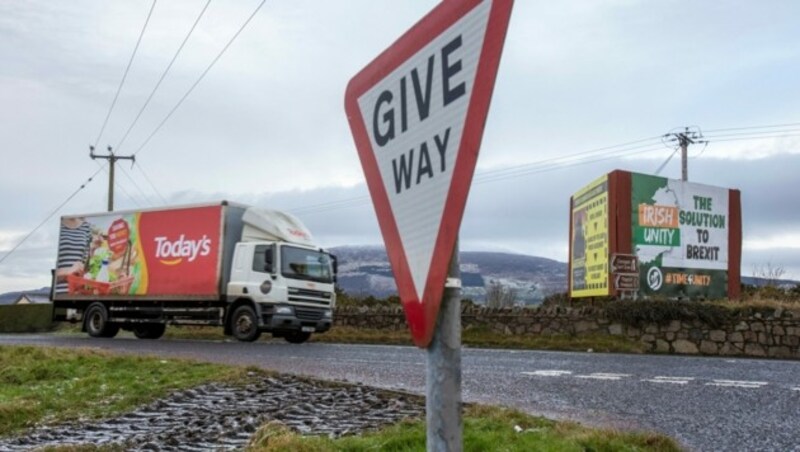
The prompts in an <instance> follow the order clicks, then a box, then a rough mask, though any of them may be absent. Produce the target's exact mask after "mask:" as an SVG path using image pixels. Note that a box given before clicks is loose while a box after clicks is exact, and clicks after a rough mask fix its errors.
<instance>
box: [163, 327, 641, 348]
mask: <svg viewBox="0 0 800 452" xmlns="http://www.w3.org/2000/svg"><path fill="white" fill-rule="evenodd" d="M165 337H167V338H172V339H203V340H222V339H225V336H224V335H223V334H222V329H221V328H209V327H193V326H187V327H174V326H171V327H169V328H167V332H166V334H165ZM265 338H266V339H270V336H269V335H265ZM311 341H312V342H322V343H337V344H384V345H411V344H412V341H411V335H410V333H409V332H408V331H390V330H372V329H363V328H353V327H346V326H336V327H333V328H331V330H330V331H328V332H326V333H322V334H315V335H312V336H311ZM461 342H462V343H463V344H464V345H466V346H468V347H475V348H507V349H530V350H567V351H587V350H589V349H592V350H593V351H595V352H604V353H611V352H616V353H644V352H646V351H647V345H646V344H644V343H642V342H637V341H633V340H630V339H627V338H624V337H619V336H609V335H584V336H569V335H542V336H527V335H509V336H507V335H503V334H497V333H494V332H492V331H489V330H488V329H484V328H470V329H466V330H464V331H463V332H462V340H461Z"/></svg>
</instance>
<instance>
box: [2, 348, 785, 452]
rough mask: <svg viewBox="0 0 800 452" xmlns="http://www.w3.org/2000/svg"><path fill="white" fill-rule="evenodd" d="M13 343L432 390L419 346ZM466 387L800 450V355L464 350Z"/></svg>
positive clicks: (468, 393) (694, 442)
mask: <svg viewBox="0 0 800 452" xmlns="http://www.w3.org/2000/svg"><path fill="white" fill-rule="evenodd" d="M0 343H2V344H33V345H47V346H61V347H97V348H101V349H107V350H113V351H116V352H124V353H135V354H150V355H157V356H161V357H182V358H194V359H198V360H204V361H213V362H220V363H229V364H246V365H256V366H259V367H262V368H264V369H269V370H275V371H279V372H287V373H294V374H301V375H308V376H314V377H318V378H324V379H331V380H347V381H352V382H361V383H364V384H367V385H371V386H377V387H383V388H389V389H402V390H406V391H411V392H416V393H424V391H425V352H424V351H421V350H419V349H417V348H414V347H398V346H374V345H334V344H316V343H310V344H303V345H291V344H287V343H284V342H278V341H273V342H256V343H252V344H245V343H238V342H223V341H186V340H157V341H142V340H136V339H132V338H131V339H127V338H116V339H90V338H88V337H83V336H63V335H0ZM462 361H463V397H464V400H465V401H468V402H481V403H490V404H498V405H505V406H512V407H516V408H519V409H522V410H524V411H527V412H529V413H534V414H543V415H546V416H549V417H557V418H562V419H574V420H579V421H582V422H584V423H588V424H592V425H600V426H612V427H618V428H625V429H629V428H633V429H642V430H657V431H661V432H663V433H666V434H668V435H670V436H672V437H673V438H676V439H677V440H678V441H680V442H681V444H683V445H684V446H686V447H687V448H689V449H691V450H702V451H728V450H730V451H749V450H752V451H764V450H776V451H791V450H795V451H800V433H799V432H800V362H792V361H777V360H755V359H730V358H697V357H681V356H646V355H644V356H643V355H614V354H597V353H567V352H543V351H511V350H479V349H464V351H463V356H462Z"/></svg>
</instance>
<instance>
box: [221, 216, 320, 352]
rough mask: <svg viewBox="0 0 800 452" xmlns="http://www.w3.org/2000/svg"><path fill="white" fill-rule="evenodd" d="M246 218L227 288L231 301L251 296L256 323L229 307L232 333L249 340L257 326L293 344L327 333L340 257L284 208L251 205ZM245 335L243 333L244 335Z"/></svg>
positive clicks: (248, 298)
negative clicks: (315, 242)
mask: <svg viewBox="0 0 800 452" xmlns="http://www.w3.org/2000/svg"><path fill="white" fill-rule="evenodd" d="M242 221H243V223H244V227H243V230H242V238H241V241H240V242H239V243H237V244H236V248H235V251H234V257H233V268H232V269H231V277H230V280H229V282H228V287H227V291H226V293H227V297H228V302H230V303H236V302H237V301H238V302H241V301H242V300H250V301H252V302H253V303H254V305H255V306H256V311H257V312H256V313H255V314H256V319H255V323H256V325H252V324H251V323H252V322H253V321H254V320H253V319H252V318H249V317H248V316H244V317H243V318H236V312H237V311H236V309H235V308H233V309H231V310H230V312H231V315H233V316H234V317H233V318H232V319H231V322H230V325H231V327H232V329H233V330H232V331H231V333H232V334H233V335H234V336H236V337H237V338H239V339H242V340H248V339H249V338H248V337H247V336H248V335H249V334H251V332H252V330H253V327H255V328H256V329H257V330H258V331H259V332H261V331H264V332H270V333H272V334H273V335H274V336H277V337H284V338H286V340H288V341H289V342H304V341H305V340H307V339H308V337H309V336H310V335H311V333H315V332H320V333H321V332H325V331H327V330H328V329H330V327H331V323H332V321H333V314H332V310H333V308H334V306H335V304H336V293H335V290H334V288H335V282H336V268H335V267H336V259H335V257H333V256H332V255H330V254H328V253H327V252H326V251H325V250H323V249H321V248H318V247H316V246H314V245H313V242H312V239H311V233H310V232H309V231H308V230H307V229H306V228H305V226H304V225H303V224H302V223H301V222H300V221H299V220H297V219H296V218H294V217H293V216H292V215H289V214H287V213H285V212H280V211H274V210H265V209H255V208H250V209H248V210H247V211H245V213H244V215H243V218H242ZM242 335H244V337H242Z"/></svg>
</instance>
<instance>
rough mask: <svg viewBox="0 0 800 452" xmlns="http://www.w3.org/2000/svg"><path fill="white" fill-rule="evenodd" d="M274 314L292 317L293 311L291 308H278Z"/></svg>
mask: <svg viewBox="0 0 800 452" xmlns="http://www.w3.org/2000/svg"><path fill="white" fill-rule="evenodd" d="M275 314H283V315H292V314H294V309H292V308H291V306H278V307H276V308H275Z"/></svg>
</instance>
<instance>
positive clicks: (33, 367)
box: [0, 346, 246, 435]
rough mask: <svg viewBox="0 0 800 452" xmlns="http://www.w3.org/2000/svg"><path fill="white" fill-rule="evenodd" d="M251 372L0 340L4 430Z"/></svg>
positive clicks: (117, 408)
mask: <svg viewBox="0 0 800 452" xmlns="http://www.w3.org/2000/svg"><path fill="white" fill-rule="evenodd" d="M245 374H246V372H245V369H243V368H234V367H225V366H221V365H215V364H206V363H198V362H191V361H181V360H173V359H169V360H166V359H158V358H147V357H130V356H118V355H112V354H109V353H105V352H101V351H94V350H83V349H81V350H73V349H59V348H40V347H29V346H25V347H18V346H0V435H6V434H9V433H13V432H16V431H19V430H22V429H25V428H29V427H31V426H33V425H35V424H37V423H42V422H45V423H53V422H59V421H66V420H74V419H79V418H100V417H103V416H109V415H111V414H115V413H121V412H125V411H129V410H131V409H133V408H134V407H136V406H139V405H142V404H145V403H148V402H150V401H152V400H155V399H157V398H159V397H162V396H165V395H167V394H168V393H170V392H172V391H174V390H178V389H184V388H189V387H192V386H196V385H198V384H201V383H203V382H206V381H209V380H226V381H233V380H236V379H239V378H243V376H244V375H245Z"/></svg>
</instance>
